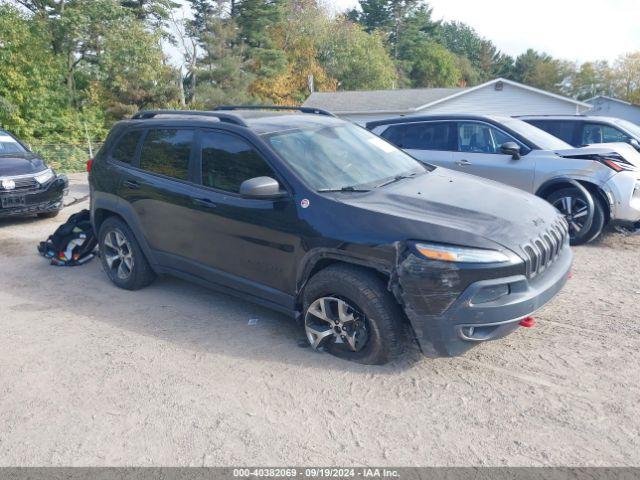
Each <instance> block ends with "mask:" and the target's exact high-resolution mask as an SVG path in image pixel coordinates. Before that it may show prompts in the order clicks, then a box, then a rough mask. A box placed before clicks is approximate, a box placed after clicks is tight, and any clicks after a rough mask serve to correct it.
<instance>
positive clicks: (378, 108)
mask: <svg viewBox="0 0 640 480" xmlns="http://www.w3.org/2000/svg"><path fill="white" fill-rule="evenodd" d="M304 106H305V107H315V108H323V109H325V110H329V111H330V112H333V113H334V114H336V115H338V116H339V117H342V118H345V119H348V120H351V121H353V122H356V123H359V124H365V123H367V122H369V121H372V120H378V119H383V118H388V117H396V116H399V115H425V114H443V113H444V114H449V113H472V114H477V115H507V116H511V115H575V114H581V113H583V112H585V111H587V110H589V109H590V108H591V105H589V104H588V103H584V102H580V101H578V100H575V99H573V98H567V97H563V96H561V95H557V94H555V93H551V92H547V91H545V90H540V89H538V88H534V87H530V86H528V85H523V84H521V83H517V82H514V81H512V80H507V79H504V78H496V79H495V80H491V81H489V82H486V83H483V84H482V85H477V86H475V87H468V88H416V89H398V90H369V91H349V92H314V93H312V94H311V95H310V96H309V98H307V100H306V101H305V102H304Z"/></svg>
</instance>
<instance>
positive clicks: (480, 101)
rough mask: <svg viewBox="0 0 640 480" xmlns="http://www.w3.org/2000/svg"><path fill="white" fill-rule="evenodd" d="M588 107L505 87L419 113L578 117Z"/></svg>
mask: <svg viewBox="0 0 640 480" xmlns="http://www.w3.org/2000/svg"><path fill="white" fill-rule="evenodd" d="M586 109H587V107H580V106H579V105H575V104H572V103H569V102H567V101H563V100H560V99H556V98H553V97H549V96H547V95H541V94H539V93H536V92H532V91H530V90H526V89H524V88H520V87H516V86H513V85H509V84H506V83H504V84H503V86H502V90H496V89H495V85H487V86H486V87H482V88H480V89H478V90H475V91H473V92H469V93H467V94H464V95H460V96H459V97H455V98H452V99H451V100H445V101H444V102H441V103H439V104H436V105H433V106H432V107H428V108H426V109H423V110H420V112H419V114H426V113H429V114H430V113H434V114H435V113H469V114H478V115H506V116H512V115H575V114H577V113H582V112H583V111H585V110H586Z"/></svg>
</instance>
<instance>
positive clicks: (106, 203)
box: [91, 198, 160, 273]
mask: <svg viewBox="0 0 640 480" xmlns="http://www.w3.org/2000/svg"><path fill="white" fill-rule="evenodd" d="M110 217H117V218H119V219H120V220H122V221H123V222H124V223H125V224H126V225H127V226H128V227H129V228H130V229H131V231H132V232H133V236H134V237H135V239H136V241H137V242H138V245H140V248H141V249H142V252H143V253H144V255H145V257H146V258H147V260H148V262H149V264H150V266H151V268H152V269H153V270H154V271H155V272H156V273H160V272H159V269H160V266H159V264H158V263H157V261H156V259H155V257H154V255H153V252H152V250H151V247H150V246H149V244H148V243H147V239H146V238H145V236H144V234H143V233H142V230H141V229H140V227H139V225H138V222H137V221H136V216H135V214H134V213H133V212H132V211H131V210H130V209H127V208H125V207H123V206H122V203H121V202H119V201H118V199H115V200H111V199H109V198H104V199H99V200H96V201H95V203H94V204H93V205H92V208H91V222H92V224H93V229H94V231H95V234H96V235H98V234H99V233H100V227H101V226H102V224H103V223H104V222H105V220H106V219H107V218H110Z"/></svg>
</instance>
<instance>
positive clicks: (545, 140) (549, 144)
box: [502, 118, 573, 150]
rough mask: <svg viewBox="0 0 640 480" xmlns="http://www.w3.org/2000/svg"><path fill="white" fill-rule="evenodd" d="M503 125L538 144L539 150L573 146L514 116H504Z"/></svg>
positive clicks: (562, 148)
mask: <svg viewBox="0 0 640 480" xmlns="http://www.w3.org/2000/svg"><path fill="white" fill-rule="evenodd" d="M502 123H503V125H504V126H505V127H507V128H510V129H511V130H513V131H514V132H516V133H517V134H519V135H522V136H523V137H524V138H526V139H527V140H529V141H530V142H532V143H534V144H535V145H537V146H538V148H539V149H541V150H564V149H568V148H573V147H572V146H571V145H569V144H568V143H565V142H563V141H562V140H560V139H559V138H557V137H554V136H553V135H551V134H550V133H547V132H545V131H544V130H541V129H539V128H537V127H534V126H533V125H530V124H528V123H527V122H523V121H522V120H517V119H515V118H506V119H504V120H502Z"/></svg>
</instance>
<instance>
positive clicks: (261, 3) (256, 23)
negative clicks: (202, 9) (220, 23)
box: [232, 0, 287, 77]
mask: <svg viewBox="0 0 640 480" xmlns="http://www.w3.org/2000/svg"><path fill="white" fill-rule="evenodd" d="M285 5H286V3H285V0H241V1H239V2H237V3H236V5H235V6H234V8H233V17H232V18H234V20H235V21H236V24H237V25H238V29H239V32H238V33H239V41H240V42H242V43H243V44H245V45H246V46H247V49H248V51H247V55H248V57H250V58H251V68H252V71H253V73H255V74H256V75H258V76H259V77H273V76H276V75H279V74H280V73H282V72H283V71H284V70H285V68H286V65H287V60H286V57H285V55H284V52H282V50H281V49H279V48H277V47H276V41H275V38H274V36H275V35H276V33H277V32H276V31H275V30H276V29H277V28H278V26H281V25H282V22H283V20H284V15H285Z"/></svg>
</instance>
